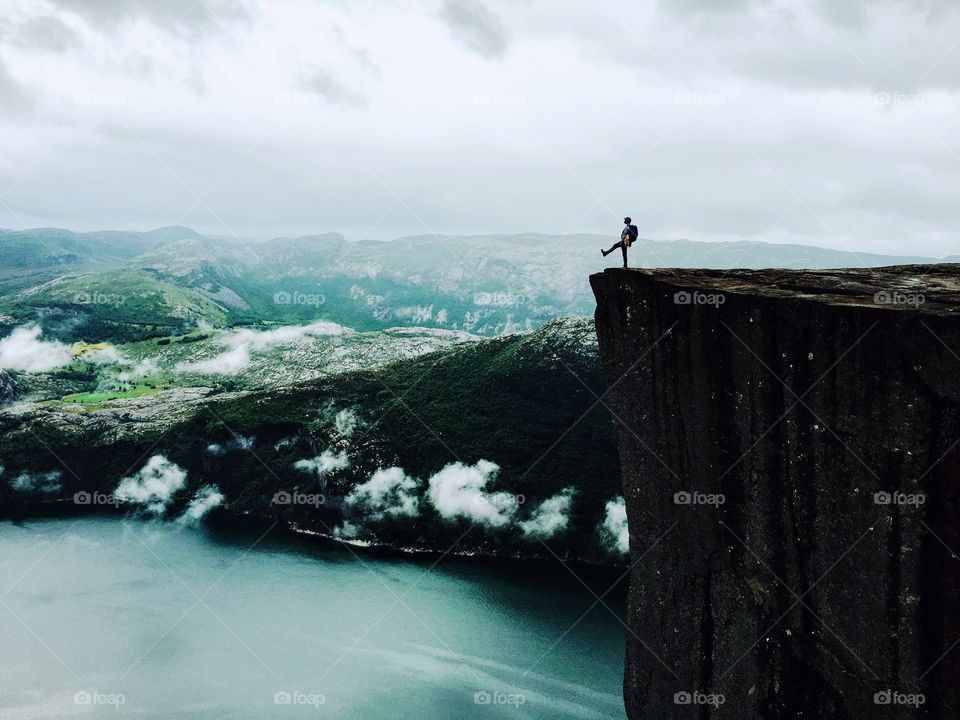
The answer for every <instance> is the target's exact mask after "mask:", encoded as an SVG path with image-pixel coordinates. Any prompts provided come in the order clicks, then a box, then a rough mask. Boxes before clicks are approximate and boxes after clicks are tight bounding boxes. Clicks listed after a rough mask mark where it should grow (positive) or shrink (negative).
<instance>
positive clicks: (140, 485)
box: [113, 455, 187, 517]
mask: <svg viewBox="0 0 960 720" xmlns="http://www.w3.org/2000/svg"><path fill="white" fill-rule="evenodd" d="M186 482H187V472H186V471H185V470H184V469H183V468H182V467H180V466H179V465H177V464H176V463H173V462H171V461H170V460H167V458H165V457H164V456H163V455H154V456H153V457H151V458H150V459H149V460H148V461H147V463H146V465H144V466H143V467H142V468H141V469H140V470H139V471H138V472H136V473H135V474H134V475H131V476H130V477H125V478H123V479H122V480H121V481H120V483H119V484H118V485H117V489H116V490H114V492H113V494H114V495H115V496H116V497H117V498H119V499H121V500H125V501H127V502H130V503H134V504H136V505H140V506H142V507H143V509H144V510H145V511H146V512H148V513H150V514H151V515H154V516H156V517H159V516H161V515H163V514H164V513H165V512H166V511H167V507H168V506H169V505H170V503H171V502H172V500H173V496H174V495H175V494H176V493H177V492H179V491H180V490H182V489H183V487H184V485H186Z"/></svg>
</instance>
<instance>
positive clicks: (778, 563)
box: [591, 265, 960, 720]
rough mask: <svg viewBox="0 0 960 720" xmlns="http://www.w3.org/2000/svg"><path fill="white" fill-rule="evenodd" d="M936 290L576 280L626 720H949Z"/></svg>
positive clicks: (775, 273) (894, 276) (959, 362)
mask: <svg viewBox="0 0 960 720" xmlns="http://www.w3.org/2000/svg"><path fill="white" fill-rule="evenodd" d="M958 277H960V266H955V265H924V266H901V267H889V268H875V269H868V270H831V271H817V272H804V271H788V270H760V271H727V272H720V271H705V270H649V271H648V270H629V271H624V270H607V271H606V272H604V273H602V274H597V275H593V276H592V277H591V284H592V287H593V290H594V293H595V295H596V298H597V311H596V326H597V334H598V337H599V341H600V353H601V358H602V360H603V363H604V369H605V373H606V377H607V382H608V394H607V395H606V396H605V399H604V402H605V403H606V404H607V405H608V406H609V409H610V410H611V412H612V414H613V417H614V420H615V423H616V426H617V433H618V442H619V451H620V460H621V464H622V467H623V473H624V475H623V481H624V495H625V497H626V504H627V511H628V518H629V524H630V535H631V553H632V559H633V566H632V577H631V587H630V600H629V608H628V618H627V624H628V626H629V627H628V629H629V632H628V637H627V642H628V649H627V663H626V673H625V688H624V692H625V698H626V704H627V710H628V714H629V716H630V718H632V719H634V720H637V719H640V718H644V719H646V718H650V719H654V718H655V719H657V720H660V719H662V718H690V717H698V718H738V719H744V718H805V719H808V720H809V719H812V718H851V719H854V718H855V719H856V720H863V719H869V718H906V717H928V718H944V719H945V718H955V717H960V697H958V689H957V688H958V686H960V683H958V679H960V644H957V645H955V644H956V643H958V641H960V613H958V609H960V608H958V599H960V595H958V591H960V582H958V580H960V560H958V558H957V556H956V555H955V554H954V552H955V551H960V522H958V517H957V515H958V512H957V511H958V496H960V493H958V491H957V478H958V476H960V445H958V442H960V283H958ZM691 706H693V707H691Z"/></svg>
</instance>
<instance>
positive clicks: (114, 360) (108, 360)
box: [83, 345, 127, 365]
mask: <svg viewBox="0 0 960 720" xmlns="http://www.w3.org/2000/svg"><path fill="white" fill-rule="evenodd" d="M83 359H84V360H86V361H87V362H90V363H93V364H94V365H119V364H121V363H124V362H127V359H126V358H125V357H124V356H123V353H121V352H120V351H119V350H117V349H116V348H115V347H114V346H113V345H108V346H107V347H104V348H97V349H96V350H92V351H90V352H88V353H84V355H83Z"/></svg>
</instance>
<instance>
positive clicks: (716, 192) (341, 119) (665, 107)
mask: <svg viewBox="0 0 960 720" xmlns="http://www.w3.org/2000/svg"><path fill="white" fill-rule="evenodd" d="M60 1H61V2H65V0H60ZM134 4H135V3H132V2H128V1H127V0H124V1H123V2H119V0H111V2H109V3H80V2H71V3H70V5H69V7H73V8H75V11H74V12H69V13H63V14H62V18H61V19H62V20H63V22H64V24H66V25H68V26H70V28H71V30H72V31H73V32H74V33H75V35H76V36H77V38H79V40H78V42H79V41H81V40H82V42H83V44H84V51H83V52H70V51H68V52H60V53H52V52H51V51H50V49H49V48H50V44H49V42H45V41H44V40H43V39H42V38H38V39H31V37H30V36H27V37H26V39H24V37H23V35H24V33H23V32H22V31H21V32H19V33H18V32H16V30H20V29H21V28H24V27H27V26H30V25H31V24H35V21H36V20H38V19H40V18H44V17H47V16H49V15H50V10H49V3H48V2H42V1H40V0H35V1H33V2H28V1H27V0H24V1H23V2H15V1H14V0H0V6H2V11H0V12H2V13H3V16H4V18H5V19H9V20H10V23H9V24H10V26H11V27H12V28H15V30H11V31H10V32H8V33H4V34H3V36H2V37H0V55H2V57H3V62H2V68H0V103H4V100H6V102H5V103H4V104H5V107H7V108H8V109H13V108H23V107H26V106H28V105H29V106H31V107H30V110H29V112H20V113H19V114H16V113H7V114H6V115H5V116H4V117H3V118H2V119H0V123H2V125H3V127H2V131H3V133H4V138H5V139H7V140H8V142H7V143H6V144H5V149H7V150H8V152H5V153H4V157H3V158H2V159H0V185H2V186H4V187H7V186H12V185H14V182H15V181H16V180H17V179H18V178H19V176H20V175H21V174H22V173H21V172H20V170H21V169H22V168H24V167H28V166H30V164H31V161H32V160H33V159H35V158H36V157H37V156H38V155H39V153H40V152H42V149H43V148H47V147H49V146H50V145H51V142H52V140H54V139H56V140H59V141H60V143H59V144H58V146H57V153H55V154H54V155H53V156H51V157H49V158H47V159H46V160H45V161H44V162H43V163H41V164H39V165H37V167H34V168H33V170H32V172H31V173H30V174H29V177H27V178H23V179H21V181H20V182H19V183H16V186H15V187H13V188H12V189H11V191H10V193H9V195H8V198H7V199H6V200H5V202H6V204H7V205H9V206H10V208H16V213H17V214H16V216H14V215H12V214H11V213H12V212H13V211H12V210H10V211H8V210H6V209H4V208H3V207H0V226H7V227H12V226H17V227H20V226H21V223H20V222H19V220H18V219H17V218H23V222H24V223H25V224H27V225H34V226H49V225H59V226H63V225H68V226H72V227H77V228H79V229H93V228H100V227H103V226H104V225H107V224H114V225H117V226H124V227H129V226H136V225H142V223H143V219H144V218H147V217H152V218H164V217H166V218H170V219H171V220H173V219H177V218H180V216H181V213H182V211H183V203H182V198H180V197H178V196H177V194H176V193H170V192H167V191H166V190H167V187H166V185H167V183H168V181H169V177H167V176H166V175H165V174H163V173H159V174H156V176H155V177H153V176H144V177H140V178H139V181H138V182H137V183H130V182H127V179H128V178H130V177H134V176H136V173H137V170H138V169H139V168H141V167H142V166H143V165H144V163H146V162H155V161H156V160H155V158H152V157H151V156H150V153H149V151H148V150H147V149H146V148H145V147H144V146H145V145H147V146H149V145H153V144H155V143H158V142H161V141H162V142H164V143H167V144H169V146H172V147H176V148H177V150H178V152H176V153H172V154H171V155H170V157H168V158H165V162H168V163H169V165H170V169H171V171H172V172H174V173H175V174H176V175H177V176H180V177H183V178H184V179H185V181H186V182H188V183H189V184H190V185H191V186H192V187H209V186H212V185H213V184H214V183H215V182H216V181H218V180H220V184H219V185H218V192H217V193H215V194H212V195H211V196H210V197H208V198H206V199H205V201H204V206H203V207H197V208H194V210H193V211H191V212H188V213H187V215H186V216H185V217H183V218H182V222H183V223H185V224H189V225H194V226H197V227H198V229H200V230H203V231H207V232H210V233H217V234H223V233H224V232H226V231H227V230H228V228H230V227H232V228H243V229H244V230H243V232H244V234H250V235H253V236H259V237H266V236H270V235H277V234H280V235H292V234H308V233H313V232H316V231H318V230H339V231H343V232H345V233H346V234H348V235H349V236H351V237H352V238H359V237H361V236H365V235H368V234H374V233H375V234H376V235H377V236H379V238H381V239H389V238H390V237H392V236H396V235H399V234H409V233H422V232H425V231H426V229H427V228H429V230H430V231H435V232H440V233H456V232H515V231H523V230H536V231H542V232H550V233H558V232H564V231H568V230H569V231H579V232H600V231H606V232H612V233H616V232H617V230H618V228H617V227H616V219H617V218H618V217H620V216H622V214H623V213H628V212H629V213H631V214H633V215H634V217H637V218H638V220H639V225H640V227H641V232H642V233H643V235H644V236H647V237H654V238H657V239H672V238H675V237H678V236H680V237H683V236H687V237H690V238H691V239H697V240H719V239H769V240H773V241H786V240H793V241H801V242H813V243H817V244H823V245H830V246H833V247H838V248H842V249H855V250H875V251H883V252H894V251H898V252H904V253H906V252H909V253H923V254H933V255H944V254H947V253H948V252H950V251H951V249H952V248H953V246H954V245H955V244H956V243H957V234H956V232H955V231H954V230H953V228H955V227H957V224H958V222H960V203H957V202H956V200H957V188H958V187H960V182H958V180H960V164H958V163H957V162H956V161H955V159H954V158H953V157H952V156H951V154H950V152H949V150H948V148H950V147H954V146H956V144H957V142H958V133H960V130H958V129H957V126H956V123H955V122H954V118H955V117H956V115H957V112H958V109H960V94H958V93H957V92H956V90H957V86H958V83H960V81H958V78H960V53H957V52H951V51H950V48H951V46H952V44H953V42H954V40H955V38H956V37H957V36H958V33H960V12H958V10H960V5H958V4H957V3H956V2H954V1H951V0H916V1H913V2H908V1H906V0H871V2H869V3H868V2H862V1H860V2H854V1H853V0H851V1H849V2H848V1H846V0H845V1H844V2H837V1H836V0H808V1H801V0H729V1H728V2H711V1H710V0H661V1H659V2H653V1H652V0H651V1H650V2H640V3H637V2H631V1H629V0H609V2H605V3H604V4H603V5H602V6H599V7H592V8H590V9H589V11H585V8H584V6H583V3H582V2H579V1H578V0H525V2H513V3H506V2H499V3H493V2H491V1H490V0H486V2H481V1H480V0H446V1H445V2H441V1H439V0H436V1H434V2H431V3H386V2H373V3H346V2H338V3H317V2H308V0H269V1H268V0H251V2H249V3H247V4H246V6H247V7H248V8H249V13H248V14H245V16H244V17H245V19H244V21H243V22H242V23H239V24H238V25H236V26H234V25H231V26H230V27H231V28H234V27H236V28H239V29H238V30H237V32H241V33H242V42H236V41H233V38H232V36H231V35H230V34H229V33H220V32H209V31H207V32H199V33H197V34H193V33H192V32H189V29H191V28H196V27H198V26H199V24H200V23H202V21H203V17H204V15H203V11H202V9H201V3H198V4H195V5H194V7H193V10H191V11H190V12H189V13H188V16H187V17H186V18H184V21H183V22H181V23H180V24H179V25H177V24H176V23H174V22H173V21H172V20H170V21H169V22H166V23H160V22H147V21H135V20H136V19H137V18H144V17H146V18H154V19H156V18H158V17H173V18H175V17H176V16H177V13H176V12H169V11H163V12H161V11H158V10H153V11H146V10H144V11H134V10H132V9H130V10H127V11H124V12H123V13H121V12H119V11H115V12H110V13H106V14H107V15H109V16H118V15H119V16H122V17H125V18H129V19H130V21H124V22H120V23H118V22H101V21H99V20H98V18H99V16H100V15H101V12H94V11H92V10H91V11H83V12H82V11H81V10H80V9H79V8H80V6H81V5H88V6H92V5H101V6H104V7H106V6H111V7H113V8H120V7H124V8H126V7H128V6H129V7H132V6H133V5H134ZM160 4H161V3H155V5H160ZM173 4H174V5H176V6H177V7H178V8H179V7H181V5H182V3H181V2H180V0H176V2H175V3H173ZM218 7H219V6H218ZM223 13H224V11H223V10H222V9H218V11H217V15H218V16H222V15H223ZM60 15H61V13H58V17H59V16H60ZM174 26H176V27H177V28H179V30H180V31H184V30H187V31H186V32H179V31H178V32H175V31H174ZM207 27H209V25H208V26H207ZM15 35H20V36H21V37H19V38H17V39H14V36H15ZM451 35H452V36H453V38H454V40H453V41H451ZM918 38H922V39H923V41H922V42H918V41H917V39H918ZM281 44H282V46H283V47H285V48H288V49H289V52H283V53H271V52H269V51H268V49H270V48H276V47H279V46H281ZM511 48H522V50H523V51H522V52H511V51H510V50H511ZM490 58H493V59H492V60H491V59H490ZM387 67H389V68H390V71H389V72H381V71H378V68H387ZM313 68H319V69H322V70H323V72H322V73H321V74H320V75H315V76H313V77H309V75H308V77H307V81H309V82H312V84H313V87H312V88H311V89H307V90H306V92H304V87H303V84H304V72H305V69H306V72H308V73H309V72H310V69H313ZM426 77H429V78H430V82H424V78H426ZM345 91H346V92H345ZM877 93H886V95H885V96H884V97H887V98H888V99H892V102H890V101H887V102H877ZM78 95H80V96H81V97H82V98H83V99H82V100H80V101H78V99H77V96H78ZM361 98H364V99H365V102H362V103H361V102H358V101H359V100H360V99H361ZM611 98H613V100H611ZM113 100H115V102H114V101H113ZM714 100H718V102H714ZM611 105H614V106H615V107H611ZM608 107H611V110H610V111H609V112H596V111H595V109H596V108H604V109H606V108H608ZM424 117H429V118H430V122H429V123H424V122H423V118H424ZM317 122H322V123H323V125H324V127H325V128H327V129H328V132H325V133H317V132H316V125H317ZM123 128H129V129H130V132H128V131H126V130H124V129H123ZM265 128H270V129H271V132H270V138H271V142H270V143H269V144H266V143H259V142H258V141H259V140H260V139H261V138H262V135H263V133H264V131H265ZM466 130H469V132H467V133H466V137H468V138H469V142H464V137H465V131H466ZM571 137H576V138H580V139H581V140H582V142H578V143H571V142H570V141H569V139H570V138H571ZM250 142H258V145H257V154H256V157H257V162H256V163H243V164H240V165H238V166H237V167H235V168H233V170H232V171H231V172H230V173H228V174H227V175H225V176H223V177H221V176H222V175H223V169H224V168H225V167H230V165H231V163H232V162H233V161H234V160H235V156H236V152H235V148H236V147H237V146H238V145H241V144H242V145H245V144H247V143H250ZM478 147H483V148H486V149H487V152H483V153H478V152H476V148H478ZM438 154H442V155H443V157H445V161H444V162H443V163H442V165H441V166H437V167H434V168H433V170H432V172H430V173H426V174H425V176H424V177H423V178H422V179H421V180H422V181H421V182H420V183H418V184H417V186H416V187H415V188H411V189H410V191H409V194H408V195H407V196H405V198H404V203H403V206H402V207H395V208H394V210H393V211H390V212H388V213H387V214H386V215H385V217H383V218H382V219H381V220H380V222H378V224H377V228H376V229H374V230H371V228H370V227H369V222H370V221H369V220H367V222H366V223H364V222H362V220H361V219H364V218H366V217H367V215H368V211H369V208H370V207H371V206H389V205H390V204H391V201H392V200H393V199H394V198H392V197H391V195H390V190H389V189H388V188H393V189H396V188H406V187H408V186H409V157H411V156H416V157H421V156H422V157H435V156H437V155H438ZM331 162H334V163H336V164H337V166H338V172H337V173H329V172H327V169H328V166H329V164H330V163H331ZM634 165H636V167H634V168H633V171H632V172H631V167H632V166H634ZM370 168H376V173H377V176H378V178H379V179H380V182H378V183H371V182H370V177H369V169H370ZM572 177H576V178H577V179H578V180H579V182H570V180H571V178H572ZM65 185H69V186H70V187H71V188H72V191H71V192H70V193H62V192H58V188H61V187H63V186H65ZM588 190H592V192H588ZM600 193H603V198H602V199H603V202H597V198H598V195H599V194H600ZM504 196H510V197H513V198H514V199H515V201H514V202H511V203H509V205H508V206H504V205H503V203H502V198H503V197H504ZM437 197H443V199H444V201H443V202H435V198H437ZM800 197H802V199H803V202H802V203H798V202H797V200H798V198H800ZM264 198H267V199H269V203H265V202H263V199H264ZM31 208H42V209H35V210H33V212H32V213H31V212H30V209H31ZM267 208H269V209H267ZM218 218H219V219H220V220H217V219H218ZM318 218H322V219H323V220H322V221H318ZM358 218H360V219H358ZM318 222H322V223H323V227H318ZM304 272H305V274H306V273H308V272H309V269H306V268H305V269H304Z"/></svg>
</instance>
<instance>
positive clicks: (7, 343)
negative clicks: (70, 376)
mask: <svg viewBox="0 0 960 720" xmlns="http://www.w3.org/2000/svg"><path fill="white" fill-rule="evenodd" d="M41 332H42V331H41V329H40V328H39V327H38V326H36V325H32V326H28V327H18V328H14V330H13V332H12V333H10V334H9V335H7V337H5V338H3V339H2V340H0V370H23V371H24V372H32V373H41V372H49V371H50V370H55V369H56V368H58V367H63V366H64V365H69V364H70V361H71V359H72V358H71V356H70V346H69V345H64V344H63V343H61V342H56V341H46V340H41V339H40V335H41Z"/></svg>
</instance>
